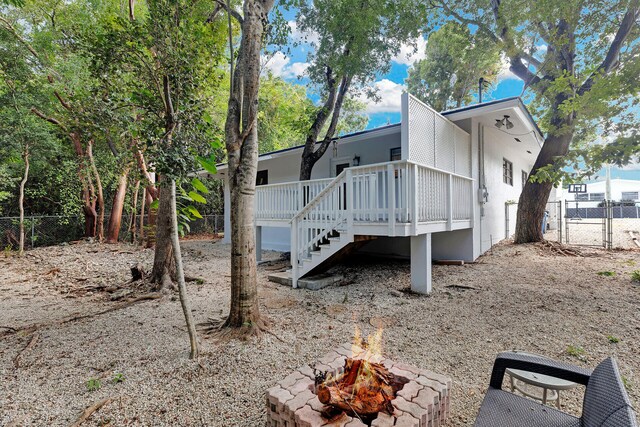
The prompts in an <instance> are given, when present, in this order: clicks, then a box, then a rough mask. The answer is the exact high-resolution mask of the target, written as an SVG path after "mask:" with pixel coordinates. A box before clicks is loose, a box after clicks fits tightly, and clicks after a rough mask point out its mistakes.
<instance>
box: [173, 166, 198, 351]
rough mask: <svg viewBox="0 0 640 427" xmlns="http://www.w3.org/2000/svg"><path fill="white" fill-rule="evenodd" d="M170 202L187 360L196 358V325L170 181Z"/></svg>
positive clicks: (174, 186) (174, 255)
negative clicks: (185, 277) (187, 349)
mask: <svg viewBox="0 0 640 427" xmlns="http://www.w3.org/2000/svg"><path fill="white" fill-rule="evenodd" d="M169 191H170V193H169V196H170V200H169V211H170V212H171V227H170V229H169V234H170V241H171V247H172V252H173V259H174V262H175V266H176V276H177V279H178V293H179V295H180V304H181V305H182V312H183V313H184V319H185V321H186V323H187V330H188V331H189V343H190V345H191V353H190V354H189V358H191V359H197V358H198V353H199V351H198V336H197V334H196V325H195V323H194V322H193V314H192V313H191V307H190V305H189V300H188V299H187V286H186V284H185V281H184V268H183V266H182V254H181V251H180V240H179V238H178V215H177V207H176V182H175V180H173V179H172V180H171V188H170V190H169Z"/></svg>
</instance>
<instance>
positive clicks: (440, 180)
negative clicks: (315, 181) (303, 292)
mask: <svg viewBox="0 0 640 427" xmlns="http://www.w3.org/2000/svg"><path fill="white" fill-rule="evenodd" d="M473 182H474V180H473V179H472V178H469V177H466V176H463V175H459V174H455V173H452V172H447V171H444V170H442V169H438V168H434V167H432V166H425V165H421V164H418V163H416V162H412V161H407V160H399V161H394V162H386V163H378V164H374V165H365V166H357V167H351V168H347V169H345V170H344V171H342V172H341V173H340V175H338V176H337V177H335V178H334V179H333V180H332V181H331V183H329V184H328V185H327V186H326V187H324V188H323V189H322V190H321V191H320V192H318V194H317V195H316V196H315V197H313V198H312V199H311V200H308V201H307V202H306V204H305V205H304V206H303V207H302V208H301V209H300V210H298V211H297V212H296V213H295V214H294V215H293V216H292V218H291V264H292V273H293V283H294V286H296V284H297V277H298V268H299V261H300V260H301V259H304V258H309V257H310V256H311V252H313V251H314V250H316V249H317V248H318V247H319V246H320V245H321V244H322V242H323V241H324V240H325V239H327V238H329V237H330V236H331V234H332V233H334V232H335V231H338V232H340V233H347V234H353V226H354V225H358V224H371V223H376V224H386V225H388V227H389V233H388V235H389V236H394V235H395V233H396V226H397V225H410V226H411V228H410V230H412V232H413V233H416V232H417V227H418V224H421V223H422V224H424V223H440V222H442V223H446V224H447V226H448V227H447V228H448V229H453V228H452V227H453V222H454V221H471V220H472V219H473V205H472V201H473V198H472V195H473V193H472V192H473ZM295 185H301V183H295Z"/></svg>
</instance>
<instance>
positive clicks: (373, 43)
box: [285, 0, 426, 86]
mask: <svg viewBox="0 0 640 427" xmlns="http://www.w3.org/2000/svg"><path fill="white" fill-rule="evenodd" d="M285 3H287V4H289V5H292V6H294V7H297V8H298V14H297V17H296V22H297V28H298V30H299V31H300V32H301V33H302V34H307V35H309V34H315V35H317V38H316V39H315V40H317V41H313V42H312V44H313V45H314V46H313V47H314V49H312V50H310V51H309V54H308V58H307V60H308V62H309V63H310V64H311V65H310V67H309V69H308V75H309V77H310V79H311V81H312V82H314V83H316V84H319V85H322V86H324V85H326V80H327V79H326V67H329V68H331V70H332V72H333V74H334V75H335V76H336V77H337V78H338V79H339V78H341V77H342V76H352V77H353V80H354V83H355V84H366V83H368V82H371V81H373V80H374V79H375V77H376V76H377V75H381V74H385V73H386V72H388V71H389V69H390V66H391V58H392V57H393V56H395V55H397V54H399V52H400V48H401V47H402V45H403V44H404V43H407V42H413V45H414V47H415V38H416V37H418V36H420V27H421V24H422V19H423V18H422V17H423V16H425V14H424V13H425V9H426V8H425V5H424V3H423V2H421V1H416V0H395V1H389V0H372V1H369V2H367V3H366V4H365V3H362V2H361V1H358V0H348V1H340V2H337V1H333V0H315V1H308V0H290V1H288V2H285ZM347 23H348V24H347ZM345 24H346V25H345Z"/></svg>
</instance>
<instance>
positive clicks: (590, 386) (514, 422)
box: [474, 352, 637, 427]
mask: <svg viewBox="0 0 640 427" xmlns="http://www.w3.org/2000/svg"><path fill="white" fill-rule="evenodd" d="M507 368H512V369H520V370H523V371H529V372H536V373H539V374H544V375H549V376H552V377H556V378H561V379H563V380H567V381H573V382H575V383H578V384H583V385H585V386H586V391H585V395H584V401H583V404H582V417H580V418H576V417H574V416H572V415H569V414H566V413H564V412H561V411H558V410H557V409H555V408H552V407H550V406H547V405H542V404H540V403H537V402H536V401H534V400H531V399H527V398H525V397H520V396H517V395H515V394H513V393H510V392H507V391H503V390H502V382H503V378H504V374H505V369H507ZM474 426H475V427H529V426H530V427H556V426H561V427H637V424H636V417H635V414H634V412H633V408H632V407H631V402H630V401H629V397H628V396H627V393H626V391H625V389H624V384H623V383H622V379H621V378H620V373H619V372H618V366H617V365H616V362H615V361H614V360H613V359H612V358H608V359H606V360H605V361H603V362H602V363H600V364H599V365H598V366H597V367H596V369H594V370H593V372H591V371H590V370H588V369H583V368H579V367H577V366H573V365H570V364H568V363H563V362H556V361H554V360H550V359H547V358H543V357H536V356H533V355H525V354H521V353H512V352H505V353H500V354H499V355H498V357H497V358H496V361H495V363H494V365H493V372H492V373H491V382H490V384H489V389H488V390H487V395H486V396H485V398H484V400H483V402H482V406H481V407H480V412H479V413H478V418H477V419H476V422H475V424H474Z"/></svg>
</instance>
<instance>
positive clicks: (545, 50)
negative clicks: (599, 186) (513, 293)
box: [432, 0, 640, 183]
mask: <svg viewBox="0 0 640 427" xmlns="http://www.w3.org/2000/svg"><path fill="white" fill-rule="evenodd" d="M432 5H433V6H435V8H434V10H439V11H440V13H441V15H440V18H443V17H445V18H447V19H452V20H454V21H457V22H460V23H462V24H464V25H465V26H468V27H470V28H472V31H473V29H477V32H478V33H482V34H484V35H485V36H486V37H487V39H488V40H491V43H493V44H494V45H496V46H497V47H498V48H499V49H500V51H501V52H502V54H503V55H504V56H505V58H506V59H507V60H508V63H509V66H510V69H511V70H512V71H513V72H514V74H516V75H517V76H518V77H519V78H521V79H522V80H524V81H525V82H526V84H525V91H526V92H527V95H529V96H528V97H529V98H530V99H532V102H531V103H530V104H529V107H530V108H531V109H533V110H534V113H535V115H536V118H537V120H538V123H539V125H540V127H541V128H542V130H543V131H544V132H545V133H546V135H547V140H549V138H552V139H551V142H553V144H549V145H547V144H545V146H543V149H542V153H541V158H542V159H543V161H544V162H548V164H549V165H548V166H546V165H544V164H543V165H542V166H543V167H542V168H540V169H539V170H536V171H534V173H535V174H536V176H535V177H534V178H533V179H532V182H547V181H551V182H553V183H558V182H559V180H561V179H565V180H573V179H580V176H578V175H579V174H581V173H582V174H583V175H588V174H589V171H593V170H597V169H599V168H600V167H601V166H602V164H603V163H612V164H619V165H623V164H627V163H628V162H630V161H632V160H633V159H637V156H638V154H637V153H638V148H637V135H638V134H639V133H640V108H638V106H640V97H638V94H639V90H640V86H639V85H638V83H637V82H638V79H637V76H638V75H640V55H638V52H639V51H640V38H639V35H640V31H639V30H638V25H637V20H635V21H636V22H634V19H633V18H631V19H630V20H628V22H630V23H631V25H630V26H623V27H621V23H622V22H623V18H624V17H625V14H627V13H630V15H629V16H630V17H632V16H633V14H634V13H635V15H636V16H637V13H638V11H637V8H638V6H637V4H634V3H633V2H626V1H625V2H603V1H583V2H557V1H535V2H524V3H522V2H520V1H517V0H502V1H500V2H493V1H490V0H473V1H471V0H462V1H456V2H452V1H449V0H435V1H434V2H432ZM633 8H635V10H632V9H633ZM434 22H437V19H436V20H434ZM621 29H622V32H620V33H619V34H620V35H621V36H622V37H617V36H616V37H614V35H615V34H617V33H618V32H619V30H621ZM626 29H630V30H629V31H628V32H627V31H626ZM620 41H621V43H619V42H620ZM618 43H619V44H618ZM565 137H568V138H569V139H570V140H571V145H570V148H571V149H573V150H576V152H574V153H571V152H570V154H569V156H568V157H567V149H565V147H564V143H561V142H560V141H559V140H558V139H562V138H565ZM634 141H635V142H634ZM611 143H613V144H612V145H611V146H610V147H609V146H607V144H611ZM554 144H556V145H554ZM558 144H559V145H560V146H558ZM552 145H553V148H552ZM567 165H572V166H574V168H575V169H576V170H577V171H580V170H581V169H587V170H586V171H585V172H576V175H572V174H573V173H574V172H566V171H564V170H563V168H564V167H565V166H567Z"/></svg>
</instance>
